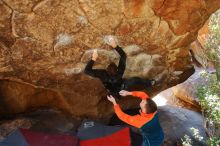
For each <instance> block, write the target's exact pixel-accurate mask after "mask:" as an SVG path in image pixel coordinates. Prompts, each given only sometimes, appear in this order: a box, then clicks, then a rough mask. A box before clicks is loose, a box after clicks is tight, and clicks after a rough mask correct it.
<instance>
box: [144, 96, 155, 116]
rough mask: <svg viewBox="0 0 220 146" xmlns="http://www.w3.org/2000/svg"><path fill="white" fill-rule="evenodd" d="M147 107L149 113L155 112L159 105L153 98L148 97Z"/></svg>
mask: <svg viewBox="0 0 220 146" xmlns="http://www.w3.org/2000/svg"><path fill="white" fill-rule="evenodd" d="M145 108H146V113H147V114H150V113H154V112H156V111H157V105H156V103H155V102H154V101H153V100H152V99H147V102H146V105H145Z"/></svg>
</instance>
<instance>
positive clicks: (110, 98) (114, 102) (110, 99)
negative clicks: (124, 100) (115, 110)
mask: <svg viewBox="0 0 220 146" xmlns="http://www.w3.org/2000/svg"><path fill="white" fill-rule="evenodd" d="M107 98H108V100H109V101H110V102H112V103H113V104H114V105H116V104H117V103H116V101H115V98H114V97H113V96H112V95H107Z"/></svg>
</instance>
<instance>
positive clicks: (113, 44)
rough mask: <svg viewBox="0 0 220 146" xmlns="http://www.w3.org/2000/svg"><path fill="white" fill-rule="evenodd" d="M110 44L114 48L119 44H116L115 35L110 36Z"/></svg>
mask: <svg viewBox="0 0 220 146" xmlns="http://www.w3.org/2000/svg"><path fill="white" fill-rule="evenodd" d="M109 45H110V46H112V48H116V47H117V44H116V42H115V39H114V38H113V37H110V38H109Z"/></svg>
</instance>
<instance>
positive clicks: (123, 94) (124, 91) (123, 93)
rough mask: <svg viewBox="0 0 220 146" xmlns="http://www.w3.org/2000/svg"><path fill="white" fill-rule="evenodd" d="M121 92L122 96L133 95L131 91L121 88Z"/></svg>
mask: <svg viewBox="0 0 220 146" xmlns="http://www.w3.org/2000/svg"><path fill="white" fill-rule="evenodd" d="M119 94H120V95H121V96H128V95H131V94H132V93H131V92H129V91H126V90H121V91H120V92H119Z"/></svg>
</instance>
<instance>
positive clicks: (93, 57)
mask: <svg viewBox="0 0 220 146" xmlns="http://www.w3.org/2000/svg"><path fill="white" fill-rule="evenodd" d="M98 56H99V55H98V52H97V49H95V50H94V51H93V54H92V60H93V61H96V60H97V58H98Z"/></svg>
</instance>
